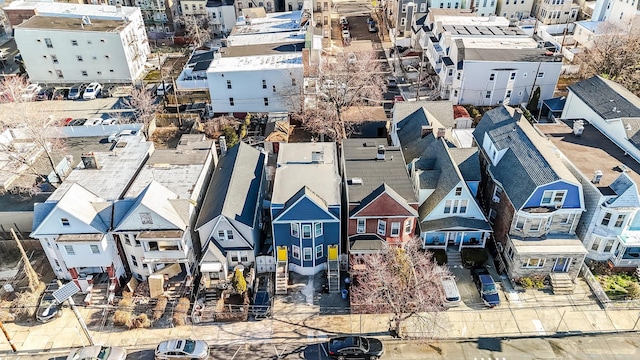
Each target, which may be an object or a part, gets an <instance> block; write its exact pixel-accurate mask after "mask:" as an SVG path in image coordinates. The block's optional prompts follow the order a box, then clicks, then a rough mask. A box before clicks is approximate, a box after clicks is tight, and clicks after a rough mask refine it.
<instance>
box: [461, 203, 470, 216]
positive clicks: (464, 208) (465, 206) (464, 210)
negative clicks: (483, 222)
mask: <svg viewBox="0 0 640 360" xmlns="http://www.w3.org/2000/svg"><path fill="white" fill-rule="evenodd" d="M468 205H469V200H460V214H466V213H467V206H468Z"/></svg>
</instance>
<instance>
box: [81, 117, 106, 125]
mask: <svg viewBox="0 0 640 360" xmlns="http://www.w3.org/2000/svg"><path fill="white" fill-rule="evenodd" d="M100 124H102V118H91V119H89V120H87V121H86V122H85V123H84V125H85V126H96V125H100Z"/></svg>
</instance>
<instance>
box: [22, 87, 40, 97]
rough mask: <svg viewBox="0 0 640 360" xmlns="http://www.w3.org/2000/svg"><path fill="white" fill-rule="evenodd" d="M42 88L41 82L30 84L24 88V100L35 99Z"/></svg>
mask: <svg viewBox="0 0 640 360" xmlns="http://www.w3.org/2000/svg"><path fill="white" fill-rule="evenodd" d="M40 90H42V86H40V85H39V84H29V85H28V86H27V87H26V88H24V90H22V99H23V100H33V99H34V98H35V97H36V95H38V93H39V92H40Z"/></svg>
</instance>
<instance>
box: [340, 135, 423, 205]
mask: <svg viewBox="0 0 640 360" xmlns="http://www.w3.org/2000/svg"><path fill="white" fill-rule="evenodd" d="M379 146H385V159H384V160H377V154H378V147H379ZM342 152H343V159H344V172H345V178H346V180H347V193H348V196H349V198H348V201H349V202H350V203H356V202H363V199H364V198H366V197H367V196H368V195H369V194H371V192H372V191H374V190H375V189H377V188H379V187H380V186H381V185H382V184H386V185H387V186H388V187H390V188H391V189H393V190H394V191H395V192H397V193H398V194H399V196H400V198H401V199H402V200H403V203H404V202H406V203H415V202H417V201H418V200H417V198H416V195H415V193H414V191H413V186H412V185H411V180H410V179H409V173H408V172H407V166H406V164H405V162H404V159H403V158H402V152H401V151H400V149H399V148H397V147H387V139H382V138H375V139H346V140H344V141H343V143H342ZM353 178H359V179H362V183H361V184H355V183H353V182H351V179H353Z"/></svg>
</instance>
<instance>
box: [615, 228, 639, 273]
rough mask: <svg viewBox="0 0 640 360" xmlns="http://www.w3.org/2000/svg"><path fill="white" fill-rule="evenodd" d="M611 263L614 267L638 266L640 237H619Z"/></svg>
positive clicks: (629, 235)
mask: <svg viewBox="0 0 640 360" xmlns="http://www.w3.org/2000/svg"><path fill="white" fill-rule="evenodd" d="M611 263H613V265H614V266H615V267H638V266H640V237H637V236H635V235H631V234H628V235H619V236H618V245H617V246H616V250H615V251H614V255H613V258H612V259H611Z"/></svg>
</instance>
